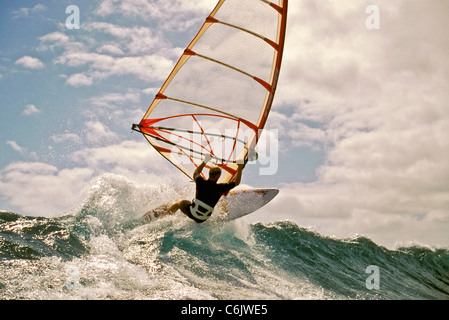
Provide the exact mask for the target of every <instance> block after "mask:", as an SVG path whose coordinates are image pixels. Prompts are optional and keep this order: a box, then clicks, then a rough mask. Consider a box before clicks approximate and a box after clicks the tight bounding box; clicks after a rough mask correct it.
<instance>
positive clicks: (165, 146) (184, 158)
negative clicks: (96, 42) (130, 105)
mask: <svg viewBox="0 0 449 320" xmlns="http://www.w3.org/2000/svg"><path fill="white" fill-rule="evenodd" d="M286 19H287V0H277V1H269V0H245V1H242V0H220V1H218V3H217V5H216V7H215V8H214V10H213V11H212V12H211V14H210V15H209V16H208V17H207V18H206V20H205V22H204V24H203V25H202V27H201V28H200V30H199V31H198V33H197V35H196V36H195V37H194V38H193V40H192V41H191V42H190V44H189V45H188V46H187V47H186V49H185V51H184V52H183V54H182V56H181V57H180V59H179V60H178V62H177V63H176V65H175V66H174V68H173V70H172V72H171V73H170V74H169V76H168V78H167V80H166V81H165V82H164V84H163V85H162V87H161V89H160V90H159V92H158V94H157V95H156V97H155V98H154V100H153V102H152V103H151V105H150V106H149V108H148V110H147V112H146V113H145V115H144V117H143V118H142V120H141V121H140V124H139V125H135V126H133V128H134V129H135V130H137V131H139V132H141V133H143V134H144V137H145V138H146V139H147V140H148V142H149V143H150V144H151V145H152V146H153V147H154V148H155V149H156V150H157V151H158V152H159V153H160V154H161V155H162V156H164V157H165V158H166V159H167V160H169V161H170V162H172V163H173V164H174V165H175V166H176V167H178V168H179V169H180V170H181V171H182V172H184V173H185V174H186V175H187V176H189V177H190V178H193V177H192V174H193V171H194V169H195V168H196V167H197V166H198V165H199V164H200V163H201V160H202V159H203V156H204V155H205V154H207V153H210V154H212V155H213V160H212V161H213V162H214V163H215V164H217V165H219V166H221V167H222V168H223V169H224V171H225V174H224V176H223V180H222V181H230V180H231V179H232V178H233V177H234V175H235V173H236V172H237V170H236V169H237V165H236V163H237V162H239V161H243V159H245V157H246V156H247V154H248V152H249V150H250V149H251V148H254V147H255V146H256V145H257V142H258V139H259V136H260V130H261V129H263V128H264V126H265V123H266V121H267V119H268V115H269V112H270V109H271V106H272V103H273V99H274V94H275V92H276V87H277V81H278V77H279V70H280V66H281V61H282V53H283V48H284V39H285V30H286ZM163 128H165V130H164V129H163ZM167 128H170V130H167Z"/></svg>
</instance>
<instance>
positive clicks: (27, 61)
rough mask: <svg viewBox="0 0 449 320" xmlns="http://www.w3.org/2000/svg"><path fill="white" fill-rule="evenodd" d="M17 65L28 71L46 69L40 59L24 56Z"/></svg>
mask: <svg viewBox="0 0 449 320" xmlns="http://www.w3.org/2000/svg"><path fill="white" fill-rule="evenodd" d="M15 64H17V65H21V66H22V67H24V68H28V69H42V68H43V67H44V64H43V63H42V62H41V61H40V60H39V59H37V58H33V57H30V56H23V57H22V58H20V59H18V60H17V61H16V62H15Z"/></svg>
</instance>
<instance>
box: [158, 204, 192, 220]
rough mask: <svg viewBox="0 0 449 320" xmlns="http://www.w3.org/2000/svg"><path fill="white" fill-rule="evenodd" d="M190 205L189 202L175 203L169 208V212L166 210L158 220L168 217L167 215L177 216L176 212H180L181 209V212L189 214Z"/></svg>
mask: <svg viewBox="0 0 449 320" xmlns="http://www.w3.org/2000/svg"><path fill="white" fill-rule="evenodd" d="M189 204H190V201H188V200H179V201H177V202H175V203H173V204H172V205H171V206H170V208H168V209H167V210H165V212H164V213H162V214H160V216H159V217H158V218H162V217H164V216H166V215H167V214H175V213H176V211H178V210H179V209H181V211H182V212H183V213H184V214H187V213H186V212H187V206H188V205H189Z"/></svg>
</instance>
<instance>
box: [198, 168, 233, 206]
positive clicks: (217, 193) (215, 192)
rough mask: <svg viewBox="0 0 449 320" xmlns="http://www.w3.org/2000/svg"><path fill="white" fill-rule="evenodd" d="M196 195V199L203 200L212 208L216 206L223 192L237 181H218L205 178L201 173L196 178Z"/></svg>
mask: <svg viewBox="0 0 449 320" xmlns="http://www.w3.org/2000/svg"><path fill="white" fill-rule="evenodd" d="M195 183H196V195H195V199H198V200H201V201H203V202H204V203H206V204H208V205H209V206H211V207H212V208H213V207H215V205H216V204H217V202H218V200H220V197H221V196H222V195H223V193H225V192H227V191H229V190H231V189H232V188H234V187H235V182H234V181H232V182H228V183H216V182H215V181H210V180H204V178H203V177H202V176H201V175H198V176H197V177H196V179H195Z"/></svg>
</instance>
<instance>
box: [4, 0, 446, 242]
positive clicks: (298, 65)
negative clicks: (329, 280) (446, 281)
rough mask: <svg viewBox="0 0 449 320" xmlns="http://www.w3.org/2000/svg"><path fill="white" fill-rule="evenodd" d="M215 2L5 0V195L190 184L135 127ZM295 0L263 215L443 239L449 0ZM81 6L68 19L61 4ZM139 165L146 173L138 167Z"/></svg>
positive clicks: (64, 207)
mask: <svg viewBox="0 0 449 320" xmlns="http://www.w3.org/2000/svg"><path fill="white" fill-rule="evenodd" d="M215 4H216V1H215V0H201V1H180V0H165V1H162V0H148V1H143V0H123V1H116V0H97V1H12V0H4V1H2V2H1V3H0V15H1V16H0V96H1V97H2V103H1V120H0V154H1V157H0V209H4V210H12V211H16V212H19V213H22V214H31V215H47V216H54V215H58V214H62V213H64V212H66V211H69V210H71V209H73V207H76V206H77V205H80V203H82V201H83V196H84V195H85V194H84V193H83V192H81V190H85V189H86V188H88V186H89V185H90V184H91V181H93V180H94V179H96V178H97V177H98V176H100V175H102V174H105V173H114V174H118V175H122V176H124V177H127V178H129V179H131V180H133V181H141V180H148V179H152V181H154V183H155V184H157V183H159V182H160V181H171V182H170V183H173V184H176V183H178V182H180V183H186V181H185V177H184V176H183V175H182V174H181V173H179V172H178V170H176V169H175V168H174V167H172V166H171V165H169V164H168V163H167V162H166V161H164V160H163V159H160V158H161V157H160V156H159V155H158V154H157V153H155V152H154V151H153V150H152V149H151V147H150V146H149V145H148V143H147V142H146V141H144V139H143V137H142V136H141V135H138V134H137V133H131V130H130V127H131V124H132V123H134V122H138V121H139V120H140V119H141V117H142V115H143V113H144V112H145V111H146V108H147V107H148V105H149V103H150V102H151V100H152V98H153V96H154V94H155V93H156V92H157V91H158V89H159V87H160V86H161V84H162V82H163V81H164V80H165V78H166V77H167V75H168V73H169V72H170V70H171V68H172V67H173V65H174V63H175V62H176V61H177V59H178V58H179V55H180V53H181V52H182V50H183V49H184V48H185V47H186V46H187V44H188V43H189V42H190V40H191V39H192V37H193V36H194V35H195V34H196V32H197V31H198V29H199V27H200V26H201V24H202V23H203V21H204V19H205V17H206V16H207V14H208V13H209V12H210V11H211V10H212V9H213V7H214V6H215ZM371 4H372V3H370V2H368V1H338V2H337V1H330V0H329V1H327V0H323V1H320V2H318V1H312V0H302V1H290V8H289V21H288V30H287V40H286V49H285V56H284V61H283V66H282V70H281V77H280V80H279V84H278V92H277V96H276V98H275V103H274V105H273V109H272V113H271V115H270V118H269V121H268V123H267V127H268V129H275V130H277V131H278V138H279V140H278V142H279V144H278V147H279V153H278V165H279V169H278V171H277V174H276V175H270V176H261V175H260V174H259V168H258V165H257V164H255V165H251V166H248V167H247V169H246V170H245V174H244V178H243V183H244V184H246V185H250V186H255V187H259V186H260V187H262V186H264V187H279V188H280V189H281V193H280V195H279V196H278V197H277V198H276V199H275V200H273V204H272V206H271V207H269V208H267V209H266V211H265V212H262V213H261V215H262V216H264V217H266V219H269V216H270V214H272V212H273V211H276V212H282V215H280V216H279V218H289V219H293V220H295V221H298V222H299V223H300V224H301V225H303V226H311V227H313V228H316V229H317V230H319V231H320V232H323V233H326V234H330V235H337V236H349V235H353V234H356V233H359V234H367V235H369V236H371V237H373V238H374V239H375V240H378V241H380V242H382V241H383V242H384V243H387V244H389V245H393V244H395V243H397V242H401V241H402V242H413V241H417V242H422V243H428V244H431V245H433V244H434V245H445V246H449V236H448V235H447V229H448V227H449V191H448V188H447V181H449V164H448V163H449V162H448V161H447V159H448V158H449V145H448V141H449V139H447V137H448V135H449V111H448V109H449V107H448V106H447V102H448V101H449V96H448V92H449V90H447V89H448V79H449V64H448V61H447V56H448V53H449V48H448V44H447V39H446V37H447V36H446V30H447V29H448V27H449V26H448V24H449V23H448V21H449V19H448V15H449V13H448V12H449V10H447V9H448V5H447V2H446V1H444V0H441V1H439V0H432V1H428V2H426V3H423V2H421V1H417V0H413V1H405V0H395V1H392V2H389V3H388V4H387V3H382V4H379V6H378V8H379V12H380V17H379V19H380V20H379V21H380V25H379V29H369V28H367V27H366V24H365V22H366V19H367V18H368V16H369V15H368V14H367V13H366V8H367V7H368V6H369V5H371ZM69 5H77V6H78V7H79V9H80V21H81V23H80V29H67V28H66V25H65V22H66V18H67V17H68V16H69V14H67V13H66V12H65V11H66V7H67V6H69ZM139 179H140V180H139Z"/></svg>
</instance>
